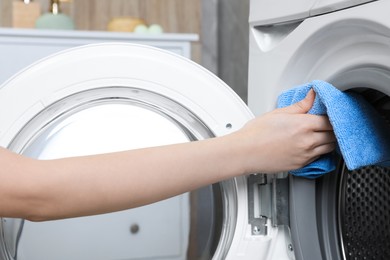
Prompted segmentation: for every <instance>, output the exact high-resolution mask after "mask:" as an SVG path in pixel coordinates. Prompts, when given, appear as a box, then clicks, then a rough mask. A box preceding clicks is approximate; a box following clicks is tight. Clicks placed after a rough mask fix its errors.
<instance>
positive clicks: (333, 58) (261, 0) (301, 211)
mask: <svg viewBox="0 0 390 260" xmlns="http://www.w3.org/2000/svg"><path fill="white" fill-rule="evenodd" d="M250 8H251V9H250V47H249V78H248V84H249V86H248V87H249V90H248V103H249V107H250V109H251V110H252V112H253V113H254V114H255V115H261V114H263V113H266V112H268V111H270V110H272V109H274V108H275V107H276V101H277V98H278V96H279V95H280V94H281V92H282V91H284V90H287V89H289V88H292V87H294V86H298V85H301V84H305V83H307V82H310V81H312V80H317V79H318V80H324V81H328V82H330V83H332V84H333V85H334V86H336V87H337V88H339V89H341V90H353V91H358V90H359V91H368V90H373V91H375V93H380V94H381V95H382V96H390V40H389V39H390V19H389V15H388V10H389V9H390V1H386V0H378V1H348V0H339V1H338V0H334V1H322V0H319V1H316V0H312V1H310V0H302V1H282V0H280V1H267V0H251V7H250ZM337 174H338V173H334V174H333V175H334V176H337ZM327 177H329V179H330V178H332V177H331V175H329V176H327ZM324 180H328V179H327V178H324ZM321 181H322V180H321ZM321 181H319V183H320V184H321V185H322V187H323V185H325V184H323V183H322V182H321ZM321 185H318V183H317V185H316V181H313V180H306V179H303V178H294V177H290V184H289V188H290V190H289V203H290V206H289V210H290V212H289V220H290V230H291V237H292V239H291V241H292V248H291V250H293V251H294V257H295V259H297V260H313V259H316V260H328V259H332V260H335V259H337V260H338V259H346V258H344V256H343V254H344V253H345V251H343V250H344V245H340V243H339V242H337V241H338V240H341V238H340V236H339V235H340V234H339V233H340V230H336V231H334V233H332V232H333V228H334V227H335V226H337V225H338V223H337V217H334V218H333V215H331V214H333V213H334V212H335V211H337V210H338V209H337V208H336V206H334V205H335V203H334V202H331V201H330V200H329V201H327V202H329V203H328V204H327V206H324V205H322V204H321V203H322V201H321V200H320V199H319V198H318V197H317V196H318V195H319V194H320V192H319V187H320V186H321ZM333 185H334V186H335V185H336V184H333ZM337 185H338V184H337ZM327 187H333V186H331V185H329V186H327ZM324 189H325V188H324ZM338 192H339V191H338V190H337V187H336V188H334V193H338ZM334 193H332V192H329V193H328V194H327V195H328V197H331V196H333V195H332V194H334ZM321 194H322V193H321ZM325 197H326V196H325ZM322 200H323V201H325V199H324V197H323V198H322ZM332 203H333V204H332ZM329 205H331V206H329ZM328 206H329V208H327V207H328ZM328 209H331V210H333V211H332V212H331V211H330V210H329V211H328ZM326 214H329V216H330V217H329V218H333V219H334V221H335V222H332V221H333V220H331V221H330V222H327V223H325V222H322V220H321V219H324V218H326V217H327V216H325V215H326ZM334 214H338V213H337V212H336V213H334ZM324 216H325V217H324ZM320 217H321V219H320ZM329 223H333V224H334V225H331V224H329ZM333 236H334V237H333ZM329 241H330V242H329ZM330 243H334V245H335V247H334V248H333V247H331V246H330ZM332 246H333V245H332ZM333 249H334V250H333ZM384 258H386V256H384ZM266 259H268V258H266ZM270 259H278V260H281V259H286V260H287V259H292V258H288V257H286V258H270ZM349 259H363V258H349ZM364 259H369V258H364Z"/></svg>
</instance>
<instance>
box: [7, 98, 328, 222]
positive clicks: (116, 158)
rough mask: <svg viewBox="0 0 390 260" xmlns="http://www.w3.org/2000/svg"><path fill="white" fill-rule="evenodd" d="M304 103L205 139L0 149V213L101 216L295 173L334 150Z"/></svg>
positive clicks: (323, 123)
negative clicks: (252, 178)
mask: <svg viewBox="0 0 390 260" xmlns="http://www.w3.org/2000/svg"><path fill="white" fill-rule="evenodd" d="M313 102H314V93H313V92H311V93H309V94H308V96H307V97H306V99H304V100H303V101H301V102H299V103H297V104H295V105H293V106H290V107H287V108H283V109H278V110H275V111H273V112H271V113H268V114H265V115H263V116H261V117H259V118H256V119H254V120H251V121H250V122H248V123H247V124H246V125H245V126H244V127H243V128H242V129H240V130H238V131H236V132H234V133H232V134H229V135H226V136H223V137H216V138H212V139H208V140H203V141H196V142H191V143H184V144H175V145H168V146H161V147H154V148H145V149H138V150H131V151H124V152H117V153H110V154H102V155H91V156H83V157H74V158H64V159H55V160H47V161H39V160H34V159H29V158H26V157H23V156H21V155H17V154H15V153H12V152H10V151H8V150H6V149H3V148H0V165H1V167H0V216H3V217H19V218H28V219H30V220H37V221H38V220H47V219H58V218H68V217H77V216H84V215H93V214H100V213H106V212H112V211H118V210H124V209H128V208H133V207H138V206H141V205H145V204H149V203H152V202H156V201H159V200H162V199H166V198H169V197H172V196H175V195H178V194H181V193H183V192H187V191H191V190H194V189H197V188H199V187H201V186H205V185H209V184H212V183H215V182H219V181H222V180H225V179H227V178H231V177H234V176H239V175H242V174H248V173H253V172H266V173H272V172H280V171H287V170H292V169H297V168H299V167H302V166H304V165H306V164H307V163H309V162H311V161H313V160H315V159H316V158H318V156H320V155H321V154H324V153H328V152H330V151H332V150H333V149H334V147H335V137H334V134H333V132H332V127H331V125H330V123H329V120H328V119H327V118H326V117H321V116H314V115H307V114H305V113H306V112H307V111H308V110H309V109H310V107H311V105H312V104H313Z"/></svg>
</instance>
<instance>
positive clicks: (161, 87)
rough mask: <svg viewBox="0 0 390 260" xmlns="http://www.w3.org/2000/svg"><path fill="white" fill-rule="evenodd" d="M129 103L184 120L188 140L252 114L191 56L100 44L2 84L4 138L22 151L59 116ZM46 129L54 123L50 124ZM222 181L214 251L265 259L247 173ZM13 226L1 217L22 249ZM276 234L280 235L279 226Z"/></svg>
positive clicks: (225, 130) (1, 141)
mask: <svg viewBox="0 0 390 260" xmlns="http://www.w3.org/2000/svg"><path fill="white" fill-rule="evenodd" d="M21 93H22V94H21ZM206 93H207V94H206ZM13 100H18V102H12V101H13ZM129 104H131V106H134V107H137V109H144V110H147V111H152V112H155V113H156V114H159V115H160V116H162V117H164V118H165V119H166V120H168V121H169V122H171V123H173V124H175V125H176V126H179V127H178V128H180V129H181V131H183V132H185V136H187V137H188V138H189V139H190V141H191V140H201V139H204V138H209V137H213V136H222V135H225V134H229V133H231V132H232V131H235V130H237V129H239V128H241V127H242V126H243V125H244V124H245V123H246V122H247V121H248V120H250V119H251V118H253V115H252V113H251V112H250V110H249V109H248V107H247V106H246V105H245V104H244V103H243V101H242V100H241V99H240V98H239V97H238V96H237V95H236V94H235V93H234V92H233V91H232V90H231V89H230V88H229V87H227V86H226V84H225V83H223V82H222V81H221V80H219V79H218V78H217V77H216V76H215V75H213V74H212V73H211V72H208V71H207V70H206V69H204V68H203V67H201V66H199V65H197V64H195V63H194V62H192V61H190V60H188V59H185V58H183V57H181V56H178V55H176V54H173V53H170V52H167V51H164V50H160V49H156V48H153V47H150V46H143V45H137V44H123V43H106V44H95V45H89V46H82V47H77V48H74V49H72V50H67V51H64V52H61V53H59V54H55V55H53V56H51V57H48V58H45V59H43V60H41V61H39V62H37V63H36V64H34V65H32V66H30V67H29V68H27V69H25V70H24V71H22V72H20V73H19V74H17V75H16V76H14V77H13V78H11V79H10V80H9V81H7V82H6V83H5V84H4V85H2V86H1V87H0V106H2V108H1V109H0V111H7V113H4V112H3V113H1V118H2V120H1V122H0V145H1V146H4V147H9V148H10V149H12V150H16V151H17V152H22V153H23V152H25V151H28V150H29V146H32V147H35V148H34V149H32V150H34V151H36V149H38V148H37V147H39V146H40V145H42V143H44V142H46V140H47V138H48V137H50V136H51V133H52V132H51V131H52V129H55V128H56V127H57V128H58V127H59V125H61V123H56V122H61V118H71V117H72V116H73V115H75V114H77V113H79V112H80V111H86V110H88V109H92V110H93V109H95V107H99V106H109V107H112V108H114V111H115V107H117V106H126V105H129ZM5 108H7V109H6V110H5ZM95 113H96V112H95ZM87 115H89V114H88V113H87ZM84 118H88V116H85V117H84ZM56 120H57V121H56ZM49 121H50V122H49ZM63 121H66V120H63ZM59 128H61V127H59ZM47 129H51V130H50V131H49V132H45V131H47ZM54 133H56V131H54ZM42 136H43V137H42ZM30 150H31V149H30ZM103 152H104V151H103ZM26 153H27V154H31V151H30V152H26ZM33 156H34V155H33ZM220 185H221V189H222V197H223V198H222V200H223V201H224V203H223V209H222V210H223V224H222V231H221V234H220V237H219V242H218V245H217V246H216V248H215V252H214V256H213V259H235V257H236V256H237V255H241V256H244V258H243V259H254V257H256V259H263V258H261V257H262V256H261V254H259V253H258V251H259V249H261V247H262V246H265V247H269V246H270V243H268V241H267V243H264V237H252V235H251V227H250V225H249V224H248V198H247V181H246V178H245V177H238V178H235V179H232V180H228V181H224V182H222V183H221V184H220ZM15 226H17V225H14V226H13V227H12V228H11V229H10V230H7V227H4V225H2V233H3V237H2V239H3V241H2V247H3V248H5V249H6V250H8V251H9V252H8V254H9V255H8V256H7V257H16V254H17V250H18V249H17V243H16V242H15V241H17V239H15V240H13V241H9V237H13V238H16V237H18V236H20V229H18V228H15ZM19 227H22V226H21V225H20V226H19ZM7 232H8V234H11V235H10V236H8V237H7V236H4V233H7ZM273 236H274V237H278V234H277V232H275V234H273ZM12 243H13V244H12ZM259 245H260V247H259ZM263 254H265V253H263ZM11 259H12V258H11Z"/></svg>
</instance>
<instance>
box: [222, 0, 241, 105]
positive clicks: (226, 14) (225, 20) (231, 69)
mask: <svg viewBox="0 0 390 260" xmlns="http://www.w3.org/2000/svg"><path fill="white" fill-rule="evenodd" d="M248 16H249V0H219V3H218V27H219V29H218V75H219V77H220V78H221V79H222V80H224V81H225V82H226V83H227V84H228V85H229V86H230V87H232V88H233V89H234V91H235V92H236V93H237V94H238V95H239V96H240V97H241V98H242V99H243V100H244V101H247V95H248V52H249V25H248Z"/></svg>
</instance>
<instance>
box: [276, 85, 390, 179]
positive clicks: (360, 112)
mask: <svg viewBox="0 0 390 260" xmlns="http://www.w3.org/2000/svg"><path fill="white" fill-rule="evenodd" d="M311 88H313V89H314V91H315V92H316V99H315V101H314V104H313V107H312V108H311V110H310V111H309V112H308V113H310V114H318V115H328V117H329V121H330V123H331V124H332V126H333V130H334V133H335V136H336V139H337V144H338V147H337V149H336V150H337V151H338V152H339V153H341V155H342V157H343V159H344V162H345V164H346V166H347V168H348V169H349V170H355V169H358V168H361V167H363V166H368V165H380V166H390V126H389V124H388V123H387V122H386V120H385V119H384V118H382V117H381V116H380V115H379V113H378V112H377V111H376V110H375V109H374V108H373V107H372V105H371V104H370V103H369V102H367V101H366V100H365V99H364V98H363V97H362V96H361V95H359V94H356V93H349V92H342V91H340V90H338V89H337V88H335V87H333V86H332V85H331V84H329V83H327V82H324V81H318V80H316V81H313V82H311V83H309V84H306V85H302V86H298V87H296V88H293V89H290V90H288V91H286V92H284V93H282V94H281V95H280V96H279V99H278V107H286V106H289V105H291V104H294V103H296V102H299V101H300V100H302V99H303V98H305V96H306V94H307V93H308V91H309V90H310V89H311ZM334 157H335V156H334V153H331V154H326V155H323V156H321V157H320V158H319V159H318V160H316V161H314V162H312V163H310V164H308V165H307V166H305V167H303V168H301V169H298V170H293V171H291V172H290V173H291V174H294V175H297V176H303V177H307V178H316V177H319V176H321V175H323V174H325V173H328V172H331V171H333V170H334V169H335V168H336V160H335V158H334Z"/></svg>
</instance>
